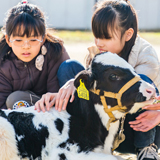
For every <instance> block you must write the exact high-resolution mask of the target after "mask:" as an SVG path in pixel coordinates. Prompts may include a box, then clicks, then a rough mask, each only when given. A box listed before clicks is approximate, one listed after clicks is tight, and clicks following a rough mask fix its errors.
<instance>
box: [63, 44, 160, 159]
mask: <svg viewBox="0 0 160 160" xmlns="http://www.w3.org/2000/svg"><path fill="white" fill-rule="evenodd" d="M64 45H65V48H66V50H67V52H68V53H69V55H70V57H71V58H72V59H75V60H78V61H79V62H81V63H82V64H83V65H84V66H85V57H86V55H87V54H88V50H87V48H88V47H90V46H92V45H94V44H93V43H89V42H86V43H84V42H83V43H68V44H64ZM152 45H153V47H154V48H155V50H156V52H157V54H158V58H159V60H160V45H154V44H152ZM115 154H116V155H120V156H121V157H123V158H124V159H126V160H136V155H134V154H125V155H124V154H119V153H117V152H116V153H115Z"/></svg>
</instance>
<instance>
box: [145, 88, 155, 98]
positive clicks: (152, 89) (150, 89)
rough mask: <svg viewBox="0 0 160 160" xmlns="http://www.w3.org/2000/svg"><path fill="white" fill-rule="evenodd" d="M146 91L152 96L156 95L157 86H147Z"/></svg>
mask: <svg viewBox="0 0 160 160" xmlns="http://www.w3.org/2000/svg"><path fill="white" fill-rule="evenodd" d="M146 93H147V94H148V95H150V96H155V95H156V90H155V88H147V89H146Z"/></svg>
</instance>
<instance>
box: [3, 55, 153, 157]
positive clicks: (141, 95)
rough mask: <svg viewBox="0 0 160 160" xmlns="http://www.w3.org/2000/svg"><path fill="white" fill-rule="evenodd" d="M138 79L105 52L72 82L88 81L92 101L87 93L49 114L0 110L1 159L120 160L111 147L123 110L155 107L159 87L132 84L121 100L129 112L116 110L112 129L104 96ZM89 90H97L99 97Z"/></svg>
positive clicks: (110, 104) (109, 101) (110, 100)
mask: <svg viewBox="0 0 160 160" xmlns="http://www.w3.org/2000/svg"><path fill="white" fill-rule="evenodd" d="M136 76H137V77H138V75H137V74H136V73H135V71H134V69H133V68H132V67H131V66H130V65H129V64H128V63H127V62H126V61H125V60H123V59H122V58H120V57H119V56H117V55H116V54H112V53H109V52H107V53H101V54H98V55H96V56H95V58H94V59H93V61H92V65H91V68H90V69H89V70H87V71H82V72H80V73H79V74H78V75H77V77H76V79H75V82H74V84H75V86H76V88H77V87H79V85H80V82H82V83H84V84H85V87H86V88H87V91H88V93H87V94H89V97H88V98H86V97H87V96H88V95H87V94H86V95H81V96H82V97H84V98H81V96H78V94H77V92H76V93H75V100H74V102H73V103H69V104H68V106H67V111H62V112H58V111H56V110H55V108H54V107H53V108H52V109H51V110H50V111H49V112H45V113H43V112H40V113H38V112H37V111H35V110H34V107H30V108H20V109H17V110H0V160H20V159H25V160H26V159H29V160H32V159H37V160H59V159H60V160H97V159H99V160H107V159H109V160H116V159H117V157H115V156H112V155H111V149H112V145H113V141H114V137H115V134H116V133H117V131H118V128H119V119H120V118H121V117H122V116H124V114H125V112H129V113H134V112H136V111H137V110H138V109H139V108H140V107H142V106H144V105H147V104H151V103H152V101H153V100H152V98H153V97H154V95H155V89H154V88H153V87H152V86H151V85H150V84H148V83H146V82H144V81H143V80H139V81H137V82H135V83H134V84H133V85H132V86H130V87H129V88H128V89H127V90H126V91H125V92H124V93H123V94H122V97H121V104H122V106H125V107H126V108H125V110H124V109H123V110H114V111H112V114H113V115H114V117H115V119H116V121H114V122H111V123H110V127H109V130H107V128H106V125H107V123H108V121H109V119H110V118H109V116H108V114H107V113H106V112H105V111H104V106H103V105H102V102H101V99H100V96H101V95H103V94H104V91H107V92H111V93H118V92H119V90H120V89H121V88H122V87H123V86H124V85H125V84H126V83H127V82H128V81H130V80H131V79H133V78H134V77H136ZM83 89H84V88H83ZM83 89H82V90H83ZM91 90H92V91H93V90H99V91H100V92H99V94H100V95H97V94H95V93H93V92H92V91H91ZM85 92H86V91H85ZM105 101H106V103H107V105H108V108H112V107H114V106H116V105H117V99H115V98H109V97H105ZM124 111H125V112H124Z"/></svg>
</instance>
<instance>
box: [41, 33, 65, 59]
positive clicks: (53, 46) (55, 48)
mask: <svg viewBox="0 0 160 160" xmlns="http://www.w3.org/2000/svg"><path fill="white" fill-rule="evenodd" d="M44 45H45V47H46V48H47V55H48V56H49V59H54V60H55V62H56V61H57V60H58V59H59V58H60V57H61V55H62V48H63V41H62V40H61V39H60V38H58V37H56V36H53V35H51V34H50V33H49V32H47V34H46V41H45V43H44Z"/></svg>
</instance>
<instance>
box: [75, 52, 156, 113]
mask: <svg viewBox="0 0 160 160" xmlns="http://www.w3.org/2000/svg"><path fill="white" fill-rule="evenodd" d="M135 77H136V78H135ZM80 81H82V82H84V84H85V87H86V88H87V90H88V91H89V94H90V99H91V100H92V101H93V102H94V104H101V105H102V104H103V103H102V100H101V99H100V97H101V96H104V95H106V96H104V97H105V98H104V99H105V103H106V104H107V106H108V108H112V107H115V106H119V107H120V108H119V111H120V112H121V111H122V112H124V111H125V112H129V113H134V112H136V111H137V110H138V109H139V108H141V107H143V106H145V105H148V104H152V103H153V97H154V96H155V88H154V87H153V86H152V85H150V84H149V83H147V82H145V81H143V80H142V79H140V77H139V75H138V74H137V73H136V72H135V71H134V69H133V67H132V66H131V65H130V64H128V63H127V62H126V61H125V60H124V59H122V58H121V57H119V56H118V55H116V54H113V53H110V52H105V53H101V54H97V55H96V56H95V57H94V59H93V61H92V64H91V68H89V69H88V70H86V71H82V72H80V73H79V74H78V75H77V77H76V79H75V86H76V87H78V86H79V85H80ZM133 81H134V82H133ZM132 82H133V83H132ZM126 84H127V85H126ZM124 86H125V87H124ZM122 88H123V89H122ZM93 91H95V92H94V93H93ZM118 97H119V100H118ZM118 101H119V102H118ZM120 105H121V106H120ZM103 106H104V105H103Z"/></svg>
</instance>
